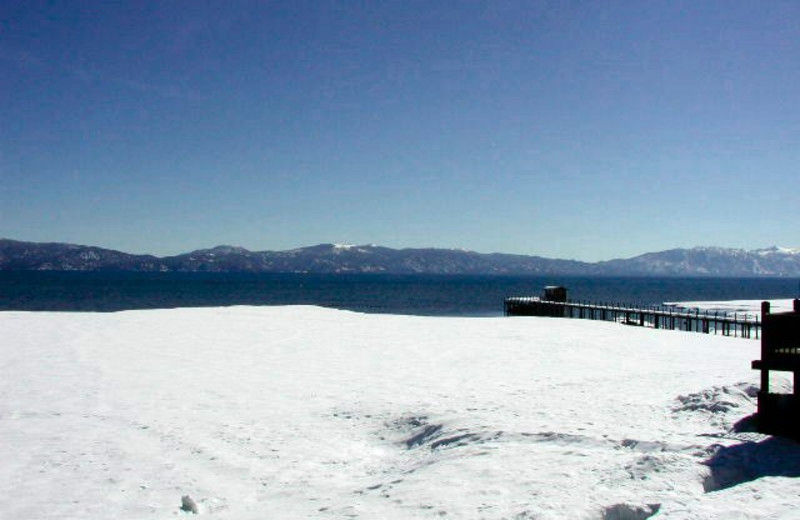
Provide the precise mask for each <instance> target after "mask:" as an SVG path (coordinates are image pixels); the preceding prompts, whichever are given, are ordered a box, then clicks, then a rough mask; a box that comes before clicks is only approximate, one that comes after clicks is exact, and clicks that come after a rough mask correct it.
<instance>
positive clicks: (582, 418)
mask: <svg viewBox="0 0 800 520" xmlns="http://www.w3.org/2000/svg"><path fill="white" fill-rule="evenodd" d="M0 330H2V331H3V342H2V344H0V460H1V461H2V464H0V517H2V518H20V519H23V518H24V519H38V518H54V519H55V518H58V519H68V518H76V519H78V518H80V519H101V518H102V519H106V518H123V519H127V518H131V519H134V518H137V519H138V518H174V517H175V516H180V515H187V514H188V515H192V509H193V508H192V505H191V504H190V505H188V506H187V505H186V504H187V501H185V500H184V497H190V498H189V500H191V502H192V504H194V509H195V510H196V511H197V513H198V516H199V517H209V518H220V519H223V518H224V519H237V520H238V519H245V520H246V519H277V518H285V519H299V518H320V519H323V518H325V519H328V518H364V519H379V518H380V519H414V518H459V519H473V518H474V519H479V518H480V519H501V518H507V519H556V518H565V519H603V520H612V519H643V518H648V517H650V516H653V515H655V517H656V518H670V519H690V518H691V519H697V518H726V519H727V518H744V519H748V518H797V514H798V513H797V504H798V503H800V481H798V480H797V479H796V478H797V477H798V476H800V445H798V444H796V443H793V442H791V441H787V440H783V439H780V438H773V437H767V436H762V435H759V434H756V433H753V432H751V431H748V421H747V419H746V418H747V417H748V416H749V415H750V414H752V413H753V412H754V409H755V399H754V395H755V394H754V392H755V391H756V386H755V385H756V384H757V376H758V374H757V373H756V372H754V371H752V370H750V361H751V360H752V359H756V358H758V352H759V343H758V342H757V341H753V340H744V339H737V338H728V337H721V336H720V337H716V336H706V335H702V334H692V333H685V332H679V331H666V330H647V329H643V328H638V327H622V326H619V325H616V324H614V323H609V322H593V321H584V320H558V319H548V318H429V317H411V316H387V315H375V314H372V315H369V314H358V313H353V312H345V311H336V310H331V309H322V308H316V307H297V306H296V307H231V308H216V309H208V308H206V309H176V310H157V311H126V312H119V313H107V314H92V313H21V312H4V313H0ZM777 379H778V382H777V384H778V386H779V387H780V386H781V385H783V388H784V390H788V389H790V386H789V383H788V381H787V380H785V379H781V378H780V377H778V378H777Z"/></svg>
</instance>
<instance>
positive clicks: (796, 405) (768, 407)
mask: <svg viewBox="0 0 800 520" xmlns="http://www.w3.org/2000/svg"><path fill="white" fill-rule="evenodd" d="M761 323H762V332H761V359H758V360H755V361H753V368H754V369H756V370H760V371H761V389H760V391H759V393H758V413H757V414H756V425H757V427H758V431H760V432H761V433H768V434H774V435H784V436H787V437H794V438H795V439H798V440H800V300H794V305H793V310H792V312H781V313H775V314H772V313H770V305H769V302H764V303H762V304H761ZM771 370H776V371H784V372H793V373H794V387H793V389H792V393H791V394H773V393H770V391H769V373H770V371H771Z"/></svg>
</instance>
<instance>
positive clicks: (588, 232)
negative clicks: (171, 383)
mask: <svg viewBox="0 0 800 520" xmlns="http://www.w3.org/2000/svg"><path fill="white" fill-rule="evenodd" d="M0 121H1V122H2V124H0V237H5V238H14V239H18V240H31V241H58V242H72V243H81V244H89V245H98V246H102V247H110V248H114V249H121V250H124V251H128V252H132V253H153V254H159V255H162V254H174V253H179V252H186V251H189V250H193V249H199V248H203V247H212V246H215V245H219V244H231V245H240V246H243V247H246V248H248V249H252V250H267V249H269V250H277V249H289V248H294V247H299V246H304V245H312V244H316V243H321V242H338V243H356V244H362V243H376V244H380V245H385V246H390V247H427V246H437V247H453V248H464V249H471V250H476V251H481V252H494V251H497V252H509V253H523V254H538V255H543V256H549V257H560V258H576V259H581V260H599V259H610V258H615V257H626V256H633V255H636V254H640V253H644V252H648V251H657V250H662V249H669V248H673V247H692V246H696V245H720V246H728V247H743V248H748V249H749V248H757V247H765V246H770V245H773V244H777V245H783V246H792V247H797V246H800V2H797V1H796V0H791V1H765V0H758V1H739V0H734V1H719V2H715V1H696V0H691V1H647V2H639V1H625V2H615V1H591V2H589V1H587V2H582V1H572V2H570V1H561V2H545V1H533V0H531V1H524V2H505V1H500V0H492V1H486V2H476V1H469V2H467V1H463V2H459V1H445V0H442V1H427V0H426V1H413V0H403V1H390V2H381V1H377V0H368V1H355V0H354V1H346V2H344V1H343V2H333V1H323V0H315V1H299V0H290V1H286V2H282V1H259V2H255V1H254V2H250V1H235V0H234V1H230V2H222V1H198V0H185V1H175V0H170V1H166V2H162V1H152V2H148V1H131V2H95V1H77V0H66V1H37V0H25V1H19V2H17V1H13V2H12V1H6V2H2V3H0Z"/></svg>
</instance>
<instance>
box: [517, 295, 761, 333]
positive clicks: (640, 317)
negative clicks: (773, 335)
mask: <svg viewBox="0 0 800 520" xmlns="http://www.w3.org/2000/svg"><path fill="white" fill-rule="evenodd" d="M504 307H505V314H506V316H546V317H552V318H581V319H588V320H604V321H614V322H617V323H623V324H625V325H636V326H640V327H650V328H654V329H669V330H685V331H691V332H702V333H705V334H722V335H723V336H738V337H742V338H756V339H758V335H759V331H760V330H761V322H760V321H759V320H758V318H757V317H755V316H753V315H748V314H746V313H745V314H739V313H735V314H732V315H731V314H729V313H724V312H723V313H719V312H713V311H700V310H698V309H693V310H689V309H678V308H675V307H665V306H644V305H640V306H633V305H627V304H618V303H591V302H576V301H570V300H568V299H567V289H566V288H564V287H560V286H548V287H545V290H544V294H543V295H542V297H541V298H538V297H533V296H518V297H513V298H506V300H505V302H504Z"/></svg>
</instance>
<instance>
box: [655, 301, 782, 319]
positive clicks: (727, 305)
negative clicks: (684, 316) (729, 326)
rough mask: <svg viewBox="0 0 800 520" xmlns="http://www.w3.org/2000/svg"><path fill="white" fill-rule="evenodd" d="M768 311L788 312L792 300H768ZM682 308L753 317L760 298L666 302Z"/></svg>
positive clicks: (759, 305) (757, 310) (757, 314)
mask: <svg viewBox="0 0 800 520" xmlns="http://www.w3.org/2000/svg"><path fill="white" fill-rule="evenodd" d="M768 301H769V303H770V312H789V311H791V310H792V309H793V306H794V303H793V302H794V300H792V299H788V300H768ZM665 305H672V306H675V307H679V308H682V309H700V310H702V311H712V312H714V311H719V312H724V313H728V314H734V313H737V314H748V315H750V316H753V317H760V316H761V300H729V301H700V302H668V303H665Z"/></svg>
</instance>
